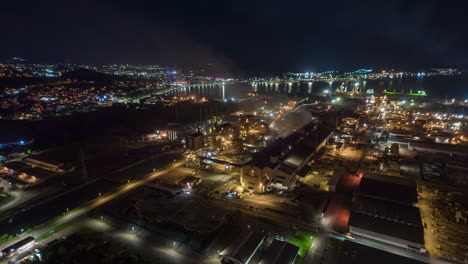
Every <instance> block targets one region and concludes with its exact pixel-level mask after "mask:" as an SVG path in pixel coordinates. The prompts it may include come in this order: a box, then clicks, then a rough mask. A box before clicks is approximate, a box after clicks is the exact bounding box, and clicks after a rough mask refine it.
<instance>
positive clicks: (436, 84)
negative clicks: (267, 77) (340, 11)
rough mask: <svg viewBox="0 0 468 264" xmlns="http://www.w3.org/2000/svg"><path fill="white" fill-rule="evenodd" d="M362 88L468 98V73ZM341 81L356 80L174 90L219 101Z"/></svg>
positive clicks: (332, 86) (310, 89) (305, 90)
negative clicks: (251, 94)
mask: <svg viewBox="0 0 468 264" xmlns="http://www.w3.org/2000/svg"><path fill="white" fill-rule="evenodd" d="M358 83H359V86H360V87H361V91H367V90H373V91H374V92H375V93H382V92H383V91H384V90H386V91H390V92H393V91H395V92H397V93H401V92H403V93H410V92H414V93H415V92H417V91H425V92H426V93H427V94H428V95H429V97H436V98H445V97H447V98H448V99H451V98H458V99H466V98H468V75H467V74H461V75H453V76H431V77H407V78H394V79H388V80H361V81H359V82H358ZM342 84H344V86H345V87H347V89H348V91H351V90H352V88H353V87H354V85H355V84H356V82H354V81H353V82H351V81H350V82H341V81H339V82H338V81H336V82H324V81H311V82H307V81H301V82H290V83H288V82H270V83H269V82H258V83H256V84H252V83H250V82H236V83H230V84H225V85H205V86H197V87H186V88H180V89H178V90H176V91H175V92H174V95H176V96H197V97H206V98H211V99H219V100H230V99H232V98H243V97H246V96H247V95H248V93H251V92H255V93H284V94H291V95H306V94H315V93H322V92H324V91H325V90H328V91H330V92H333V91H335V90H336V89H337V88H339V87H340V86H341V85H342Z"/></svg>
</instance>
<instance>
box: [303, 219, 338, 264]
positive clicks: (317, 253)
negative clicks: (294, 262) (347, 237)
mask: <svg viewBox="0 0 468 264" xmlns="http://www.w3.org/2000/svg"><path fill="white" fill-rule="evenodd" d="M332 232H333V233H334V231H333V219H332V218H331V217H323V218H322V220H321V223H320V229H319V231H318V232H317V235H316V237H315V239H314V241H313V243H312V246H311V247H310V250H309V253H308V254H307V257H306V259H305V261H304V263H305V264H316V263H322V262H323V259H325V254H324V250H325V249H326V248H327V246H328V239H329V235H330V233H332Z"/></svg>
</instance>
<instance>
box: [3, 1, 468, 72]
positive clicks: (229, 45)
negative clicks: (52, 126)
mask: <svg viewBox="0 0 468 264" xmlns="http://www.w3.org/2000/svg"><path fill="white" fill-rule="evenodd" d="M96 2H97V3H96ZM464 2H466V1H432V0H426V1H412V0H400V1H398V0H397V1H391V0H388V1H351V0H348V1H292V0H283V1H279V0H261V1H254V0H251V1H244V0H240V1H239V0H238V1H221V0H199V1H196V0H190V1H177V0H167V1H158V0H152V1H140V0H125V1H123V0H118V1H90V0H76V1H66V0H61V1H58V0H52V1H50V0H43V1H20V0H16V1H2V5H1V8H0V28H1V31H0V32H1V38H0V40H1V41H0V50H1V52H0V59H6V58H8V57H11V56H21V57H24V58H26V59H28V60H29V61H31V62H41V63H57V62H64V60H65V57H66V56H69V57H70V59H71V61H72V63H79V64H107V63H130V64H155V63H161V64H169V65H176V64H178V65H186V64H207V63H214V64H216V65H220V67H226V68H227V69H229V68H232V69H242V70H245V71H249V70H250V71H317V70H326V69H330V70H348V69H354V68H360V67H372V68H376V69H383V68H389V67H398V68H405V69H420V68H427V67H432V66H438V67H446V66H455V67H468V15H467V6H468V5H467V4H466V3H464Z"/></svg>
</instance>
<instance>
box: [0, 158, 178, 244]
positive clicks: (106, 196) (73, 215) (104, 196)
mask: <svg viewBox="0 0 468 264" xmlns="http://www.w3.org/2000/svg"><path fill="white" fill-rule="evenodd" d="M183 164H184V162H178V163H174V164H172V165H171V166H170V167H169V168H167V169H164V170H161V171H157V172H153V173H149V174H148V175H147V176H146V177H144V178H143V179H140V180H136V181H132V182H129V183H128V184H126V185H124V186H122V187H120V188H119V189H118V190H117V191H115V192H111V193H98V192H97V190H96V191H94V192H95V193H96V194H97V196H98V197H97V198H96V199H95V200H93V201H92V202H90V203H89V204H87V205H84V206H82V207H79V208H77V209H75V210H73V211H71V212H70V213H68V214H66V215H65V216H63V217H60V218H59V219H57V220H55V221H52V222H47V224H45V225H44V226H42V227H41V228H38V229H35V230H34V231H33V233H32V235H33V236H38V235H40V234H43V233H45V232H48V231H49V230H51V229H53V228H54V227H56V226H59V225H61V224H63V223H66V222H69V221H73V220H75V219H77V218H79V217H81V216H83V215H85V214H86V213H88V212H90V211H91V210H93V209H95V208H97V207H99V206H101V205H103V204H105V203H108V202H110V201H112V200H114V199H115V198H118V197H120V196H121V195H123V194H125V193H127V192H130V191H132V190H134V189H136V188H138V187H140V186H142V185H144V184H146V183H148V182H150V181H152V180H154V179H155V178H157V177H159V176H161V175H163V174H166V173H168V172H170V171H172V170H174V169H176V168H178V167H180V166H182V165H183ZM88 187H89V186H88ZM72 208H73V207H72ZM26 213H29V214H32V216H31V217H33V216H34V217H36V215H37V214H39V215H40V212H36V211H35V210H33V209H32V210H30V211H27V212H26ZM43 218H44V217H43ZM43 218H40V219H41V220H42V219H43ZM47 220H48V218H47V219H43V221H44V222H46V221H47ZM5 221H8V222H5ZM3 222H5V225H7V226H11V225H13V224H14V226H15V229H18V226H19V224H18V223H15V221H12V222H11V223H10V222H9V220H8V219H5V220H4V221H3ZM10 228H11V227H10ZM18 230H19V229H18ZM23 237H24V236H20V237H18V238H17V239H16V240H13V241H10V242H8V243H6V244H5V245H2V247H3V246H4V247H6V246H7V245H11V244H14V243H16V242H18V241H19V240H21V239H22V238H23Z"/></svg>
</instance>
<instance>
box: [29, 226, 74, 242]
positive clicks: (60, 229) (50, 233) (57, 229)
mask: <svg viewBox="0 0 468 264" xmlns="http://www.w3.org/2000/svg"><path fill="white" fill-rule="evenodd" d="M71 224H72V223H71V222H65V223H63V224H60V225H58V226H56V227H54V228H52V229H51V230H49V231H48V232H45V233H43V234H41V235H40V236H38V237H37V238H36V241H41V240H44V239H46V238H48V237H50V236H52V235H53V234H55V233H58V232H60V231H62V230H64V229H65V228H67V227H69V226H70V225H71Z"/></svg>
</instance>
